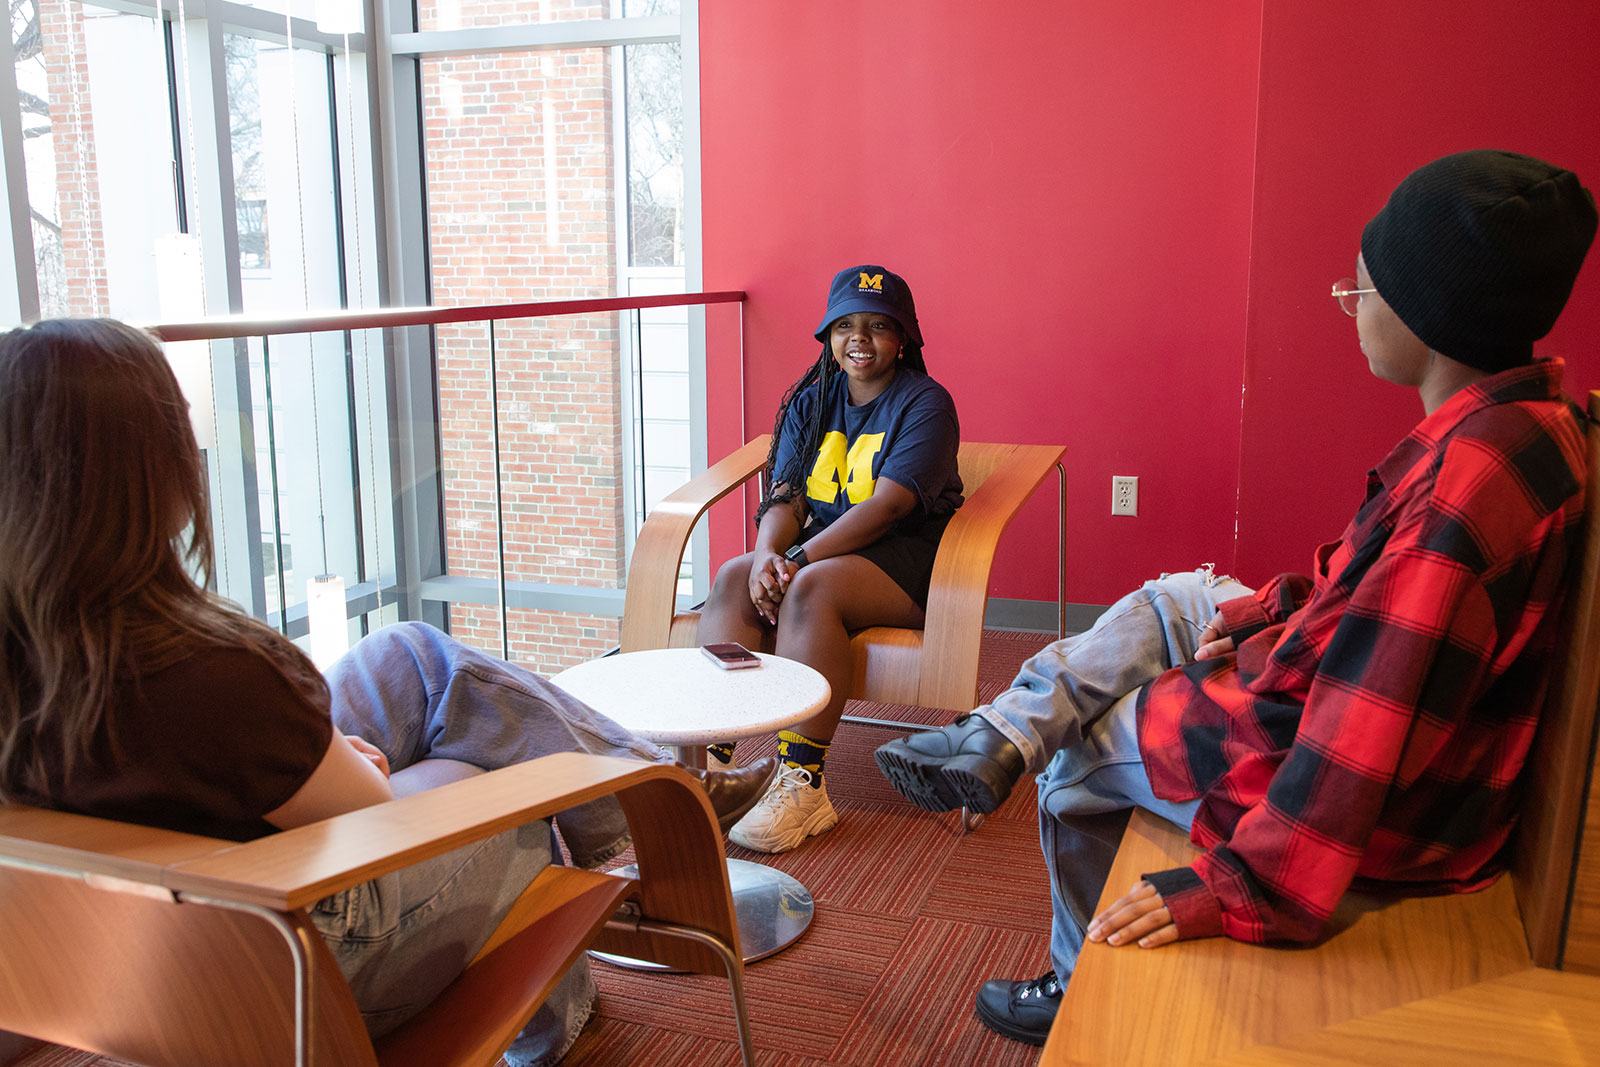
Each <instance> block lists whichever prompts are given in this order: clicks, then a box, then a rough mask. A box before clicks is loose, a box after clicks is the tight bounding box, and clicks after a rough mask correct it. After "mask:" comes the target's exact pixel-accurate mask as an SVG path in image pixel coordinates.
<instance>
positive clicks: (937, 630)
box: [621, 435, 1066, 711]
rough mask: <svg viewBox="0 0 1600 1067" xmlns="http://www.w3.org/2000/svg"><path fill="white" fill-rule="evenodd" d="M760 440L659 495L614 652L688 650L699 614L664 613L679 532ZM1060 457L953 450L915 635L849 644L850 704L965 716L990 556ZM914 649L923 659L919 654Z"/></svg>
mask: <svg viewBox="0 0 1600 1067" xmlns="http://www.w3.org/2000/svg"><path fill="white" fill-rule="evenodd" d="M770 442H771V437H770V435H763V436H761V437H757V438H755V439H754V440H752V441H751V442H750V443H749V444H747V445H745V446H744V447H743V448H741V449H739V450H738V451H737V452H735V453H734V454H733V455H731V456H729V457H728V458H727V459H724V460H723V461H721V462H719V463H717V464H715V465H714V466H712V467H711V468H710V469H708V470H707V471H706V472H705V473H704V474H702V475H700V476H699V477H697V478H695V479H693V480H691V481H690V482H689V483H688V484H686V485H684V486H683V487H682V488H680V489H679V490H677V491H676V492H674V493H671V494H669V495H668V496H667V497H666V498H665V499H664V500H663V501H662V502H661V503H660V504H658V505H657V506H656V508H655V510H653V511H652V512H651V513H650V516H649V518H648V519H647V520H646V522H645V524H644V528H643V529H642V530H641V531H640V533H639V537H638V540H637V542H636V543H635V546H634V553H633V559H632V561H631V563H630V566H629V570H628V589H627V599H626V601H625V603H624V609H623V620H622V641H621V644H622V651H624V652H634V651H638V650H641V649H647V648H667V647H672V648H690V647H693V646H694V645H695V644H697V643H698V642H697V640H696V638H697V632H698V628H699V621H700V613H699V612H698V611H694V610H687V611H678V610H676V608H675V607H674V602H675V598H676V584H677V575H678V569H679V567H680V565H681V563H682V561H683V552H684V548H685V547H686V545H687V544H688V538H689V533H690V531H691V530H692V529H693V527H694V524H695V522H696V521H697V520H698V519H699V517H700V516H701V515H702V514H704V513H705V511H706V510H707V509H708V508H709V507H710V506H711V505H712V504H713V503H715V502H716V501H718V500H720V499H722V498H723V497H724V496H726V495H727V494H728V493H730V492H732V491H733V490H734V489H736V488H738V487H739V485H741V484H742V483H743V482H744V481H746V480H748V479H749V478H751V477H754V476H755V475H757V474H759V473H760V472H761V470H762V468H763V466H764V465H765V463H766V457H767V447H768V445H769V443H770ZM1065 453H1066V450H1065V449H1064V448H1061V447H1059V446H1055V445H1012V444H986V443H980V442H971V441H964V442H962V444H961V449H960V452H959V455H958V458H957V462H958V464H959V467H960V471H961V481H962V485H963V488H964V490H965V494H966V502H965V503H964V504H963V505H962V506H961V508H960V510H958V511H957V512H956V514H955V517H954V518H953V519H952V520H951V522H950V525H949V526H948V527H947V528H946V530H945V535H944V539H943V541H941V542H940V545H939V554H938V557H937V558H936V559H935V561H934V568H933V578H932V581H931V584H930V587H929V591H928V609H927V621H926V623H925V625H924V627H923V628H922V629H921V630H912V629H904V628H900V627H888V626H874V627H869V628H867V629H865V630H860V631H858V632H856V633H855V634H854V635H853V636H852V638H851V646H850V647H851V653H852V657H853V678H852V682H851V687H850V693H849V695H850V697H851V698H852V699H856V700H872V701H882V702H885V703H897V704H917V705H922V706H924V707H934V708H945V709H949V710H952V711H970V710H971V709H972V708H973V706H974V705H975V704H976V702H977V692H978V651H979V648H980V646H981V643H982V636H983V616H984V610H985V608H986V607H987V605H988V600H989V591H988V586H989V572H990V569H991V566H992V565H993V563H994V554H995V548H996V546H997V545H998V543H999V540H1000V535H1001V534H1002V533H1003V532H1004V531H1005V529H1006V527H1007V526H1008V525H1009V524H1010V522H1011V520H1012V519H1013V518H1015V517H1016V514H1017V512H1018V511H1019V510H1021V508H1022V505H1023V504H1024V503H1026V502H1027V500H1028V499H1029V498H1030V497H1031V496H1032V495H1033V493H1034V491H1035V490H1036V489H1037V488H1038V487H1039V484H1040V483H1041V482H1043V481H1044V480H1045V478H1047V477H1048V476H1049V474H1050V471H1051V470H1052V469H1053V468H1055V467H1057V466H1058V465H1059V464H1060V462H1061V460H1062V457H1063V456H1064V455H1065ZM924 649H930V650H933V651H932V653H931V654H928V655H924Z"/></svg>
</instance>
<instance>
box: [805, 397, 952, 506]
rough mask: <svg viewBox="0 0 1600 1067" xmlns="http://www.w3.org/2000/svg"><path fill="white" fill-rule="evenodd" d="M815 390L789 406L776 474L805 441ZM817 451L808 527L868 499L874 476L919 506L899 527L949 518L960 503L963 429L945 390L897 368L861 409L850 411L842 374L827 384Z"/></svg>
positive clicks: (809, 493)
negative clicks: (907, 494) (909, 495)
mask: <svg viewBox="0 0 1600 1067" xmlns="http://www.w3.org/2000/svg"><path fill="white" fill-rule="evenodd" d="M819 387H820V383H819V384H813V385H810V386H807V387H806V388H805V389H804V390H803V391H801V393H800V394H799V395H798V396H796V397H795V398H794V402H793V403H791V404H790V405H789V411H788V414H787V415H786V416H785V418H784V421H783V430H782V432H781V434H780V436H779V438H778V454H777V456H776V464H775V467H774V469H775V470H778V471H783V470H787V469H788V466H789V463H790V461H791V460H792V459H793V458H794V455H795V450H796V449H798V448H799V447H800V445H801V442H803V441H804V439H805V437H806V431H807V430H808V429H809V427H810V426H811V419H812V413H813V411H814V410H815V406H816V403H817V390H818V388H819ZM824 403H825V404H826V410H825V411H824V414H823V425H824V427H825V429H824V431H823V438H822V446H821V448H820V449H819V450H818V452H817V456H816V460H815V461H814V462H813V463H812V465H811V468H810V470H809V471H808V472H807V478H806V487H805V496H806V504H807V506H809V507H810V509H811V514H812V515H813V516H814V522H816V523H820V524H821V525H822V526H826V525H828V524H829V523H831V522H833V521H834V520H835V519H837V518H838V517H839V516H841V515H843V514H844V513H845V512H846V511H847V510H849V508H850V505H851V504H858V503H860V502H861V501H863V500H866V499H867V498H868V497H870V496H872V491H873V489H874V488H876V486H877V483H878V479H879V478H888V479H889V480H890V481H892V482H895V483H896V484H898V485H901V486H904V487H905V488H907V489H909V490H911V492H912V493H914V494H915V495H916V497H917V508H916V509H915V510H914V511H912V512H911V514H910V515H907V516H906V517H905V518H904V519H902V520H901V522H900V524H898V525H897V527H896V528H897V529H902V528H910V527H914V526H917V525H920V524H921V523H922V522H923V521H924V520H925V519H927V518H930V517H937V516H941V515H948V514H950V513H951V512H953V511H955V509H956V508H958V507H959V506H960V505H961V475H960V473H959V472H958V471H957V468H956V450H957V449H958V448H959V447H960V444H961V426H960V424H959V423H958V422H957V421H956V405H955V401H953V400H951V399H950V394H949V393H948V392H947V391H946V390H945V388H944V386H942V385H940V384H939V383H938V382H936V381H934V380H933V379H932V378H930V377H928V376H927V375H926V374H920V373H918V372H917V371H914V370H911V369H909V368H907V367H901V368H900V369H899V370H897V371H896V372H895V376H894V379H893V380H892V381H890V382H889V387H888V388H887V389H885V390H884V391H883V392H882V393H879V394H878V395H877V396H876V397H874V398H873V399H872V400H870V401H868V402H867V403H865V404H862V405H860V406H859V407H852V406H851V405H850V390H849V386H848V382H847V380H846V379H845V377H844V376H843V375H838V376H836V377H835V378H834V379H833V380H832V382H830V383H829V386H828V396H827V398H826V399H825V401H824Z"/></svg>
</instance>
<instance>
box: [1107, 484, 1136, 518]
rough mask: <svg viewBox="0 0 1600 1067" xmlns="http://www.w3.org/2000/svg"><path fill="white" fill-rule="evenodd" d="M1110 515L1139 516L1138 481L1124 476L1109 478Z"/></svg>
mask: <svg viewBox="0 0 1600 1067" xmlns="http://www.w3.org/2000/svg"><path fill="white" fill-rule="evenodd" d="M1111 514H1113V515H1137V514H1139V479H1138V478H1136V477H1133V476H1131V475H1126V474H1113V475H1112V476H1111Z"/></svg>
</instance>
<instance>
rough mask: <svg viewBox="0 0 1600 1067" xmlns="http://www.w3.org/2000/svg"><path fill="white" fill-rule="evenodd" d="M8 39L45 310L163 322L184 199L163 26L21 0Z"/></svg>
mask: <svg viewBox="0 0 1600 1067" xmlns="http://www.w3.org/2000/svg"><path fill="white" fill-rule="evenodd" d="M11 41H12V49H13V51H14V53H15V58H16V79H17V104H18V107H19V109H20V113H21V117H22V137H23V145H24V154H25V158H26V161H27V183H28V187H27V198H28V208H29V216H30V218H31V220H32V239H33V249H34V262H35V267H36V272H37V285H38V296H39V307H40V312H41V314H43V315H45V316H53V315H115V316H119V317H124V318H146V319H153V318H156V317H157V316H158V313H159V308H160V293H159V281H160V279H159V277H158V275H157V272H156V271H155V270H154V269H153V268H154V265H155V255H156V242H157V238H158V237H160V236H161V235H163V234H170V233H173V232H175V231H176V229H177V208H178V200H177V197H178V195H179V190H178V188H177V183H176V175H177V169H176V166H175V160H174V157H173V150H172V111H171V106H170V98H169V96H168V93H167V76H166V68H167V58H166V40H165V34H164V32H163V28H162V23H161V22H160V21H159V20H157V19H154V18H151V17H148V16H146V15H140V14H129V13H126V12H120V11H113V10H111V9H109V8H104V7H96V6H94V5H89V4H81V3H77V2H75V0H23V2H20V3H14V4H12V6H11Z"/></svg>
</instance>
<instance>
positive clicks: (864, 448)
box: [806, 275, 883, 504]
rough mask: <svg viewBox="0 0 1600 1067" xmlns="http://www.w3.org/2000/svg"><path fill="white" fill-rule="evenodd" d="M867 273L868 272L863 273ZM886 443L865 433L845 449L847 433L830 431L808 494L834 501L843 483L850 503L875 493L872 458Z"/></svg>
mask: <svg viewBox="0 0 1600 1067" xmlns="http://www.w3.org/2000/svg"><path fill="white" fill-rule="evenodd" d="M863 277H865V275H863ZM882 447H883V434H881V433H864V434H862V435H861V436H860V437H857V438H856V441H855V444H853V445H851V446H850V452H849V454H848V455H847V454H846V453H845V440H844V434H842V433H840V432H839V431H838V430H830V431H828V435H827V436H826V437H824V438H823V439H822V447H821V448H819V449H817V462H816V465H815V466H814V467H812V468H811V475H810V476H809V477H808V478H806V496H808V497H810V498H811V499H813V500H820V501H822V502H823V503H825V504H831V503H833V502H834V500H836V499H837V498H838V496H839V487H840V486H843V487H844V490H845V493H846V495H848V496H849V498H850V503H852V504H859V503H861V502H862V501H863V500H865V499H867V497H869V496H871V495H872V488H873V486H874V485H876V484H877V480H876V479H875V478H873V477H872V461H873V459H874V458H875V457H876V456H877V454H878V450H879V449H881V448H882Z"/></svg>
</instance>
